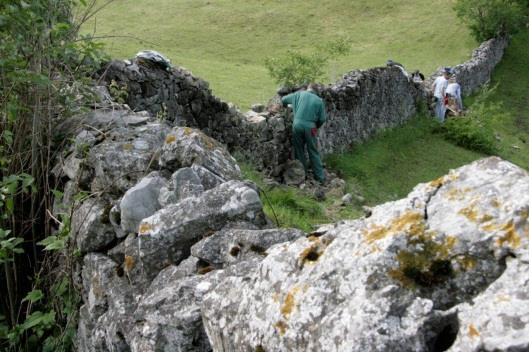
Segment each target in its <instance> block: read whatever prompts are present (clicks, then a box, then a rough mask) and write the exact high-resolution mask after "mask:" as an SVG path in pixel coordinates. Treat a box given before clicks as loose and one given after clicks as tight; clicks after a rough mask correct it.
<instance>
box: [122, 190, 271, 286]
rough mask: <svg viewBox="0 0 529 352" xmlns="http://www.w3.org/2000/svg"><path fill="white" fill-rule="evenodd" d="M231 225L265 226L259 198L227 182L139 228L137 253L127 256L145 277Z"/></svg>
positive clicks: (169, 207)
mask: <svg viewBox="0 0 529 352" xmlns="http://www.w3.org/2000/svg"><path fill="white" fill-rule="evenodd" d="M233 221H249V222H253V223H256V224H260V225H264V224H265V223H266V221H265V219H264V214H263V212H262V204H261V200H260V199H259V195H258V194H257V193H256V192H255V191H254V190H253V189H252V188H250V187H248V186H247V185H246V184H245V183H243V182H240V181H230V182H226V183H223V184H222V185H220V186H219V187H217V188H214V189H212V190H209V191H207V192H205V193H203V194H202V195H201V196H200V197H193V198H186V199H184V200H182V201H181V202H179V203H177V204H172V205H169V206H168V207H166V208H164V209H161V210H159V211H158V212H156V213H155V214H154V215H153V216H151V217H149V218H146V219H144V220H143V221H142V222H141V224H140V226H139V253H138V252H133V253H127V255H130V256H131V257H133V258H135V259H136V262H138V263H141V265H142V269H143V273H144V275H145V276H146V277H150V278H152V277H154V276H155V275H156V274H157V273H158V272H159V271H160V270H161V269H162V268H164V267H166V266H168V265H170V264H178V263H179V262H180V261H181V260H182V259H184V258H185V257H187V256H188V254H189V249H190V248H191V246H192V245H193V244H194V243H196V242H197V241H199V240H200V239H201V238H202V236H206V235H208V234H209V233H211V232H214V231H218V230H220V229H221V228H222V227H224V226H225V225H226V224H227V223H229V222H233Z"/></svg>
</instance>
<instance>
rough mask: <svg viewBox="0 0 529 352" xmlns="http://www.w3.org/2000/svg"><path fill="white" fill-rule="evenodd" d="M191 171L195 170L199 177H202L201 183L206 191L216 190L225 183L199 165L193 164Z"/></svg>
mask: <svg viewBox="0 0 529 352" xmlns="http://www.w3.org/2000/svg"><path fill="white" fill-rule="evenodd" d="M191 169H193V171H194V172H195V173H196V174H197V175H198V177H200V181H201V183H202V186H204V190H205V191H207V190H210V189H212V188H215V187H217V186H219V185H220V184H222V183H224V182H225V180H223V179H222V178H221V177H219V176H218V175H216V174H214V173H213V172H211V171H209V170H208V169H206V168H205V167H203V166H200V165H198V164H193V165H192V166H191Z"/></svg>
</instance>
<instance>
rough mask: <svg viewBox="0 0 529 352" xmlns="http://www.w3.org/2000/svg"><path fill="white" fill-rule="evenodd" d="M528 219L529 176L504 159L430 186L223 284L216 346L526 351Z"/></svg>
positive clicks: (213, 304) (279, 252)
mask: <svg viewBox="0 0 529 352" xmlns="http://www.w3.org/2000/svg"><path fill="white" fill-rule="evenodd" d="M528 215H529V174H528V173H527V172H526V171H524V170H522V169H520V168H518V167H516V166H515V165H513V164H510V163H508V162H505V161H502V160H500V159H498V158H488V159H484V160H480V161H477V162H475V163H472V164H470V165H467V166H465V167H462V168H460V169H457V170H455V171H452V172H451V173H450V174H449V175H447V176H444V177H442V178H440V179H438V180H436V181H433V182H431V183H428V184H421V185H419V186H417V187H416V188H415V189H414V190H413V191H412V192H411V193H410V194H409V196H408V197H407V198H405V199H402V200H400V201H396V202H390V203H387V204H384V205H381V206H378V207H375V208H374V209H373V212H372V215H371V216H370V217H369V218H364V219H359V220H356V221H348V222H344V223H342V224H336V225H334V226H326V227H324V228H322V229H320V230H318V231H317V232H316V233H315V234H314V235H313V236H310V237H309V238H300V239H298V240H296V241H294V242H291V243H289V244H282V245H277V246H274V247H272V248H270V249H269V250H267V252H268V256H267V257H266V258H265V259H264V260H263V261H262V262H261V264H260V265H259V266H258V267H257V268H256V269H255V270H253V272H251V273H250V274H248V275H247V277H244V278H243V277H228V278H226V279H225V280H223V281H222V282H221V283H220V284H219V285H218V286H217V287H216V288H215V290H213V291H211V292H210V293H208V294H207V295H206V296H205V297H204V299H203V304H202V313H203V317H204V325H205V328H206V331H207V334H208V336H209V338H210V342H211V344H212V348H213V350H215V351H248V350H260V351H294V350H297V351H301V350H302V351H343V350H347V351H444V350H447V349H448V348H450V346H451V345H452V344H453V343H454V341H456V344H455V345H454V346H453V348H454V350H455V351H463V350H464V351H476V352H477V351H482V350H483V349H484V348H485V349H486V350H496V349H497V350H513V351H514V350H517V351H518V350H520V351H521V350H527V349H529V334H528V333H527V331H528V330H527V329H528V328H527V325H526V322H527V311H526V310H525V309H524V308H521V309H519V305H524V306H525V305H527V299H528V298H529V289H528V288H527V282H526V278H525V276H526V275H525V274H522V275H516V274H515V273H516V271H517V270H525V271H526V270H527V265H526V263H527V256H528V244H529V223H528ZM470 302H474V304H471V303H470ZM495 302H498V303H495ZM493 307H494V308H493ZM487 310H492V311H493V312H494V313H495V316H490V315H487V314H489V313H490V311H489V312H488V313H485V312H486V311H487ZM480 314H482V315H481V316H480Z"/></svg>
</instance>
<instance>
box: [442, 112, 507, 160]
mask: <svg viewBox="0 0 529 352" xmlns="http://www.w3.org/2000/svg"><path fill="white" fill-rule="evenodd" d="M438 131H439V132H441V133H442V134H443V136H444V137H445V138H446V139H447V140H449V141H451V142H453V143H455V144H457V145H458V146H460V147H464V148H467V149H470V150H475V151H477V152H482V153H485V154H493V153H495V152H496V151H497V149H496V146H495V144H494V138H493V136H492V133H490V131H489V130H488V129H486V128H485V126H484V124H483V120H481V119H480V118H478V117H477V116H476V115H472V116H466V117H464V118H451V119H448V120H447V121H446V122H445V123H444V124H442V125H440V126H439V128H438Z"/></svg>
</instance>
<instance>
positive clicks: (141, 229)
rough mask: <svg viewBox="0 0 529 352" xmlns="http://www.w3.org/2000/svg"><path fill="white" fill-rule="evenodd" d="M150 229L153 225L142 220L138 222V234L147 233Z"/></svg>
mask: <svg viewBox="0 0 529 352" xmlns="http://www.w3.org/2000/svg"><path fill="white" fill-rule="evenodd" d="M152 230H153V227H152V225H151V224H149V223H145V222H143V223H141V224H140V227H139V230H138V232H139V234H140V235H148V234H149V233H150V232H151V231H152Z"/></svg>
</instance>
